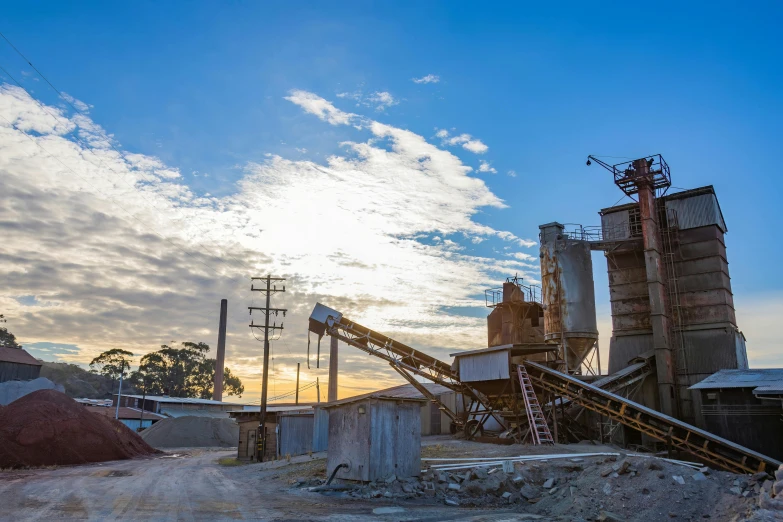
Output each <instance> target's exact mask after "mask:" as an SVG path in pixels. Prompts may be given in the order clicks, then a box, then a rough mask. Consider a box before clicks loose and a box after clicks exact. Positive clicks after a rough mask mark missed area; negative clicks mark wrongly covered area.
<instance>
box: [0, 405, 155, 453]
mask: <svg viewBox="0 0 783 522" xmlns="http://www.w3.org/2000/svg"><path fill="white" fill-rule="evenodd" d="M153 453H156V451H155V450H154V449H153V448H151V447H150V446H149V445H148V444H147V443H145V442H144V441H143V440H142V439H141V437H139V436H138V435H137V434H136V433H134V432H133V431H131V430H130V429H128V427H127V426H125V425H124V424H122V423H121V422H118V421H116V420H114V419H109V418H107V417H104V416H103V415H95V414H94V413H92V412H90V411H88V410H87V408H86V407H84V406H82V405H81V404H79V403H77V402H76V401H74V400H73V399H71V398H69V397H68V396H66V395H65V394H64V393H60V392H58V391H55V390H39V391H34V392H32V393H30V394H28V395H25V396H24V397H22V398H20V399H17V400H16V401H14V402H12V403H11V404H9V405H8V406H6V407H4V408H1V409H0V468H24V467H36V466H54V465H66V464H85V463H88V462H103V461H107V460H121V459H129V458H133V457H138V456H143V455H150V454H153Z"/></svg>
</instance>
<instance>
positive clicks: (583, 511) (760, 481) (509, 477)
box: [297, 455, 783, 522]
mask: <svg viewBox="0 0 783 522" xmlns="http://www.w3.org/2000/svg"><path fill="white" fill-rule="evenodd" d="M676 462H677V461H666V459H656V458H650V457H642V456H631V455H621V456H619V457H614V456H608V457H587V458H583V459H580V460H579V461H578V462H577V461H575V459H572V460H551V461H550V460H542V461H531V462H514V463H513V467H512V466H509V465H505V466H504V467H501V468H496V469H489V470H488V469H487V468H486V467H476V468H473V469H468V470H453V471H441V470H437V469H433V468H430V469H427V470H423V471H422V474H421V475H420V476H419V477H412V478H407V479H403V478H398V477H389V478H390V479H392V478H393V480H389V479H387V480H381V481H377V482H371V483H367V484H361V483H354V484H353V486H352V489H350V490H348V491H345V492H343V493H342V494H343V495H344V496H345V497H346V498H349V499H350V498H356V499H372V498H379V499H381V500H389V499H393V500H394V501H395V502H404V501H406V500H409V501H413V502H416V503H420V502H422V501H423V502H425V503H441V504H442V505H445V506H460V507H495V508H502V507H503V506H505V507H509V506H513V509H514V510H516V511H521V512H526V513H535V514H537V515H546V516H552V517H555V516H557V517H564V516H565V517H573V520H585V521H587V520H608V521H615V520H659V519H670V518H677V519H678V520H679V519H682V520H696V519H710V520H726V521H732V522H733V521H742V520H783V481H781V480H780V477H781V476H783V469H781V470H780V471H779V472H778V473H777V474H776V475H777V476H776V477H774V479H773V477H771V476H769V475H767V474H766V473H756V474H754V475H736V474H732V473H728V472H724V471H716V470H711V469H708V468H703V467H702V466H701V465H691V466H685V465H681V464H677V463H676ZM782 468H783V466H782ZM504 469H505V470H504ZM607 470H608V473H607ZM689 470H692V471H691V472H690V473H689V472H688V471H689ZM319 480H320V479H318V480H315V481H308V482H301V483H298V484H297V486H299V487H303V486H312V485H317V484H318V483H319ZM416 499H419V500H416ZM754 517H755V518H754ZM759 517H761V518H759ZM776 517H777V518H776Z"/></svg>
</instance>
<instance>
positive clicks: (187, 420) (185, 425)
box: [141, 416, 239, 448]
mask: <svg viewBox="0 0 783 522" xmlns="http://www.w3.org/2000/svg"><path fill="white" fill-rule="evenodd" d="M141 438H142V439H144V441H145V442H147V443H148V444H149V445H150V446H152V447H154V448H212V447H223V448H231V447H236V445H237V444H238V442H239V425H238V424H237V423H236V422H234V420H233V419H214V418H211V417H194V416H187V417H179V418H176V419H164V420H161V421H158V422H156V423H155V424H153V425H152V427H150V428H147V429H146V430H144V431H142V432H141Z"/></svg>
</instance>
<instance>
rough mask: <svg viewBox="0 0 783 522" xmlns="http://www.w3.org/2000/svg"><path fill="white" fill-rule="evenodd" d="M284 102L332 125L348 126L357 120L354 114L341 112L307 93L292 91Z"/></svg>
mask: <svg viewBox="0 0 783 522" xmlns="http://www.w3.org/2000/svg"><path fill="white" fill-rule="evenodd" d="M285 99H286V100H288V101H290V102H292V103H295V104H297V105H299V106H300V107H301V108H303V109H304V110H305V111H307V112H309V113H310V114H315V115H316V116H318V117H319V118H321V119H322V120H324V121H326V122H329V123H331V124H332V125H348V124H349V123H351V121H352V120H354V119H355V118H357V115H356V114H351V113H350V112H343V111H341V110H340V109H338V108H336V107H335V106H334V105H332V104H331V103H329V102H328V101H326V100H325V99H323V98H321V97H320V96H318V95H316V94H313V93H311V92H307V91H300V90H293V91H291V94H290V95H289V96H286V98H285Z"/></svg>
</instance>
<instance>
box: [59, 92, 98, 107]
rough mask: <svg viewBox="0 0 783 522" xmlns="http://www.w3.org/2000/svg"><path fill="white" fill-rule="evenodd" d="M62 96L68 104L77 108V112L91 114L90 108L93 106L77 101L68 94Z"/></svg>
mask: <svg viewBox="0 0 783 522" xmlns="http://www.w3.org/2000/svg"><path fill="white" fill-rule="evenodd" d="M61 96H62V98H63V100H65V101H67V102H68V103H70V104H71V105H73V106H74V107H76V110H78V111H80V112H90V108H91V107H92V106H91V105H87V104H86V103H84V102H83V101H81V100H77V99H76V98H74V97H73V96H71V95H70V94H68V93H67V92H64V93H62V94H61Z"/></svg>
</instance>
